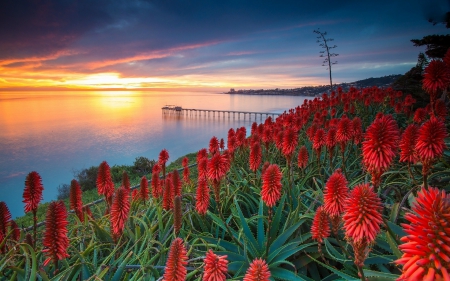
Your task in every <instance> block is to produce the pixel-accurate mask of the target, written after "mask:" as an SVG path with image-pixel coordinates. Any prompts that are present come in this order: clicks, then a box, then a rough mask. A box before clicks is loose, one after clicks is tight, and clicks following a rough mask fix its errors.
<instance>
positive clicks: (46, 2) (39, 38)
mask: <svg viewBox="0 0 450 281" xmlns="http://www.w3.org/2000/svg"><path fill="white" fill-rule="evenodd" d="M94 3H95V4H94ZM106 3H107V1H106V0H105V1H99V0H96V1H66V0H62V1H59V0H58V1H50V0H34V1H16V0H3V1H1V4H0V38H1V43H0V59H11V58H14V59H18V58H19V59H20V58H26V57H33V56H48V55H51V54H54V53H55V52H58V51H61V50H63V49H65V48H66V47H68V46H69V45H70V44H71V43H73V42H74V41H75V40H76V39H78V38H79V37H80V36H81V35H82V34H83V33H85V32H87V31H88V30H90V29H91V28H93V27H95V26H98V25H101V24H104V23H105V22H107V21H108V20H110V17H109V16H108V14H107V13H105V11H102V10H101V8H98V7H102V6H104V5H105V4H106Z"/></svg>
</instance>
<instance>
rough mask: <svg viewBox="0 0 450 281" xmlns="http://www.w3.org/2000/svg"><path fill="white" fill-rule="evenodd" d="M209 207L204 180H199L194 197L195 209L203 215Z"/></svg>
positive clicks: (207, 188)
mask: <svg viewBox="0 0 450 281" xmlns="http://www.w3.org/2000/svg"><path fill="white" fill-rule="evenodd" d="M208 207H209V187H208V183H207V182H206V178H199V180H198V186H197V194H196V197H195V209H196V210H197V213H199V214H200V215H205V214H206V211H208Z"/></svg>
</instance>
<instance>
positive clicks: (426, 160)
mask: <svg viewBox="0 0 450 281" xmlns="http://www.w3.org/2000/svg"><path fill="white" fill-rule="evenodd" d="M446 137H447V130H446V128H445V124H444V122H442V120H440V119H438V118H436V117H434V116H432V117H431V118H430V120H428V121H427V122H425V123H424V124H423V125H422V126H421V127H420V129H419V137H418V138H417V143H416V152H417V155H418V156H419V158H420V160H421V161H422V163H423V174H424V175H425V174H427V173H428V169H429V168H430V165H431V162H432V161H433V160H434V159H436V158H438V157H440V156H441V155H442V154H443V153H444V149H445V148H446V145H445V141H444V140H445V138H446Z"/></svg>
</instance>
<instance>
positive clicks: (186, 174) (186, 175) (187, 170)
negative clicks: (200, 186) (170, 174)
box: [183, 166, 191, 184]
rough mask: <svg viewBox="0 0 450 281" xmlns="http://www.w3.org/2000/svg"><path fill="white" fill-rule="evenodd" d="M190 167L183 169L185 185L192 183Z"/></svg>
mask: <svg viewBox="0 0 450 281" xmlns="http://www.w3.org/2000/svg"><path fill="white" fill-rule="evenodd" d="M190 174H191V173H190V172H189V167H188V166H186V167H184V168H183V181H184V183H185V184H189V183H190V182H191V178H190Z"/></svg>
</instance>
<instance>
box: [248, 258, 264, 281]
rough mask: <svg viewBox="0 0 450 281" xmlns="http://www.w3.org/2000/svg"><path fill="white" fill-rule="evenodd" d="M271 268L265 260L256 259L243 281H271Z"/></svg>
mask: <svg viewBox="0 0 450 281" xmlns="http://www.w3.org/2000/svg"><path fill="white" fill-rule="evenodd" d="M269 280H270V271H269V266H268V265H267V263H266V261H265V260H263V259H258V258H257V259H254V260H253V261H252V263H251V264H250V267H249V268H248V269H247V272H246V273H245V276H244V280H243V281H269Z"/></svg>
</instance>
